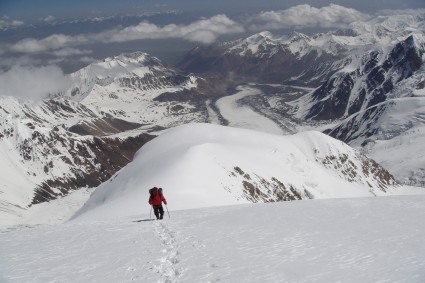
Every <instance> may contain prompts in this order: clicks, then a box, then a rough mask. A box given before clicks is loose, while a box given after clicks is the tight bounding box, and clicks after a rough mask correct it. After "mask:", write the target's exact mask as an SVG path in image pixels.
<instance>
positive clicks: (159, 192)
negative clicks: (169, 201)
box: [149, 187, 162, 199]
mask: <svg viewBox="0 0 425 283" xmlns="http://www.w3.org/2000/svg"><path fill="white" fill-rule="evenodd" d="M155 192H158V194H159V195H160V196H161V195H162V188H157V187H153V188H152V189H150V190H149V195H150V199H152V198H153V197H154V196H155Z"/></svg>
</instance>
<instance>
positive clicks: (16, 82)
mask: <svg viewBox="0 0 425 283" xmlns="http://www.w3.org/2000/svg"><path fill="white" fill-rule="evenodd" d="M70 85H71V80H70V79H69V78H68V77H67V76H65V75H64V74H63V72H62V70H61V69H60V68H59V67H57V66H45V67H33V66H29V67H23V66H13V67H12V68H11V69H10V70H8V71H6V72H0V95H3V96H14V97H19V98H24V99H31V100H39V99H42V98H44V97H47V95H49V94H54V93H57V92H60V91H63V90H65V89H66V88H68V87H70Z"/></svg>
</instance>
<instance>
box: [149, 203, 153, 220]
mask: <svg viewBox="0 0 425 283" xmlns="http://www.w3.org/2000/svg"><path fill="white" fill-rule="evenodd" d="M149 219H150V220H152V206H151V212H149Z"/></svg>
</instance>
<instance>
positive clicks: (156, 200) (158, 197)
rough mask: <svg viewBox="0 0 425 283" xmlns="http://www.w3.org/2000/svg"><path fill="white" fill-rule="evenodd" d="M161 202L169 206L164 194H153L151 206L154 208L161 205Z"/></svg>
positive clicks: (150, 201)
mask: <svg viewBox="0 0 425 283" xmlns="http://www.w3.org/2000/svg"><path fill="white" fill-rule="evenodd" d="M161 202H164V204H167V200H166V199H165V197H164V195H163V194H160V193H159V192H158V191H156V192H153V194H152V196H151V197H150V198H149V204H150V205H153V206H157V205H161Z"/></svg>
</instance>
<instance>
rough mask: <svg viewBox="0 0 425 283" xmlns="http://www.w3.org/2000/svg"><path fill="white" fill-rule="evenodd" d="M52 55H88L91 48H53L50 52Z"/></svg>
mask: <svg viewBox="0 0 425 283" xmlns="http://www.w3.org/2000/svg"><path fill="white" fill-rule="evenodd" d="M52 53H53V55H55V56H57V57H69V56H75V55H88V54H91V53H93V51H91V50H85V49H77V48H72V47H66V48H63V49H59V50H55V51H53V52H52Z"/></svg>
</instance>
